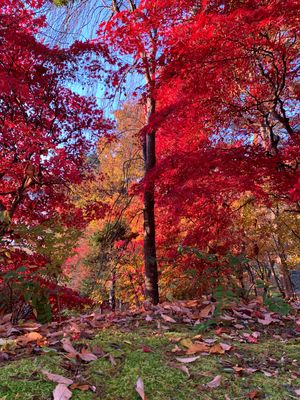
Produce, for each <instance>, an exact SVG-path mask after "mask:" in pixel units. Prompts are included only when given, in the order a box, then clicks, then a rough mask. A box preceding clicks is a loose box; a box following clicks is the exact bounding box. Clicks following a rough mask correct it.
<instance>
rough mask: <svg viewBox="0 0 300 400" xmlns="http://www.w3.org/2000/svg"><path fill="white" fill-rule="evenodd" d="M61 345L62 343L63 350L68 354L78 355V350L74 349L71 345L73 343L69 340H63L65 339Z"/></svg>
mask: <svg viewBox="0 0 300 400" xmlns="http://www.w3.org/2000/svg"><path fill="white" fill-rule="evenodd" d="M61 343H62V347H63V349H64V350H65V351H66V352H67V353H70V354H72V355H76V354H78V351H76V350H75V349H74V347H73V345H72V343H71V341H70V339H69V338H63V339H62V340H61Z"/></svg>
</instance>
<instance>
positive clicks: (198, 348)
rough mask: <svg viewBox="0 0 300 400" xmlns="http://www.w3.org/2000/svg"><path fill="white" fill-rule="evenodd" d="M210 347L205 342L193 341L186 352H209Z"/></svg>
mask: <svg viewBox="0 0 300 400" xmlns="http://www.w3.org/2000/svg"><path fill="white" fill-rule="evenodd" d="M209 351H210V348H209V346H207V345H206V344H204V343H193V344H192V345H191V346H190V347H189V348H188V349H187V351H186V354H195V353H209Z"/></svg>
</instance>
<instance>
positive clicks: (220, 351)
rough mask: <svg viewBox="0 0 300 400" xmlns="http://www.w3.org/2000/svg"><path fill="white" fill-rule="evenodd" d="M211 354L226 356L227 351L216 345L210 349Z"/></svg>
mask: <svg viewBox="0 0 300 400" xmlns="http://www.w3.org/2000/svg"><path fill="white" fill-rule="evenodd" d="M209 352H210V354H224V353H225V350H224V349H223V348H222V346H221V345H220V344H219V343H216V344H214V345H213V346H212V347H211V348H210V349H209Z"/></svg>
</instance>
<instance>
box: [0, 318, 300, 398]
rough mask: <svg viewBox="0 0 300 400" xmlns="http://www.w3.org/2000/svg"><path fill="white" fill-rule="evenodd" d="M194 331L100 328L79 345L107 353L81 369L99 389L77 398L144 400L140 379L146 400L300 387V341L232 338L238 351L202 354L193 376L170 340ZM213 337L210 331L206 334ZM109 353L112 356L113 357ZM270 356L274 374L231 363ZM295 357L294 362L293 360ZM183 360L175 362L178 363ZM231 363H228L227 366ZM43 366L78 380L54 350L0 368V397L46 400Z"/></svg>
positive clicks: (276, 393)
mask: <svg viewBox="0 0 300 400" xmlns="http://www.w3.org/2000/svg"><path fill="white" fill-rule="evenodd" d="M194 335H195V332H193V331H191V330H189V329H182V330H180V332H177V331H168V332H158V331H156V330H153V329H151V328H149V327H144V326H143V327H138V328H137V329H136V330H135V331H134V332H130V331H129V330H126V328H124V329H123V330H120V329H119V330H118V329H112V328H110V329H107V330H102V331H99V333H98V334H97V335H96V337H95V338H94V339H93V340H81V341H79V343H78V345H80V343H81V344H84V345H88V346H90V347H93V346H99V347H101V348H103V350H104V351H105V353H107V354H108V355H107V356H104V357H101V358H99V359H98V360H97V361H94V362H91V363H89V364H86V365H84V364H83V365H82V368H81V370H80V373H82V375H83V376H84V377H85V379H86V381H87V382H89V383H90V384H91V385H94V386H96V388H97V392H96V393H92V392H91V391H88V392H80V391H79V390H74V391H73V397H72V399H74V400H94V399H98V398H101V399H102V400H140V398H139V396H138V394H137V393H136V391H135V384H136V381H137V379H138V377H141V378H142V379H143V381H144V384H145V393H146V395H147V399H148V400H200V399H201V400H223V399H224V396H225V394H228V396H229V397H230V399H231V400H238V399H239V400H240V399H246V398H248V393H249V392H251V391H253V390H257V391H260V392H261V393H262V396H263V397H262V398H265V399H269V400H283V399H289V398H293V393H294V392H293V388H295V387H300V380H299V379H296V375H293V372H296V371H297V370H298V365H299V364H298V362H300V357H299V350H300V343H299V340H292V341H280V340H262V341H261V342H260V343H258V344H247V343H239V342H234V343H233V344H234V349H233V350H232V351H231V352H230V353H229V354H225V355H207V356H201V357H200V358H199V359H198V360H197V361H195V362H193V363H191V364H188V365H187V367H188V369H189V371H190V374H191V376H190V377H188V376H187V375H186V374H185V373H184V372H183V371H182V370H180V369H178V368H176V359H175V358H176V354H174V353H172V352H171V349H172V348H173V347H174V343H172V342H171V341H170V338H173V339H174V338H178V339H179V338H183V337H185V338H192V337H193V336H194ZM208 336H209V337H213V334H212V333H208ZM109 355H111V356H112V357H113V358H111V359H110V358H109ZM270 359H273V360H275V364H276V363H277V364H276V366H275V367H274V368H273V371H274V370H278V375H276V376H275V377H272V376H271V377H268V376H265V375H264V374H263V373H262V372H255V373H253V374H251V375H245V376H243V375H241V376H238V375H237V374H236V373H235V372H234V370H233V369H232V366H235V365H243V366H245V367H247V366H248V367H249V366H251V367H252V368H255V367H257V368H262V366H264V365H265V366H266V367H265V369H266V370H267V371H268V368H269V367H270V368H269V369H270V370H272V367H271V364H272V361H271V364H270ZM293 360H296V361H293ZM178 364H179V363H177V365H178ZM228 366H229V367H228ZM42 368H44V369H47V370H48V371H50V372H53V373H59V374H61V375H63V376H65V377H70V378H74V377H72V376H70V375H69V372H68V371H67V370H65V369H63V358H62V356H60V355H58V354H55V353H52V354H46V355H43V356H37V357H35V358H27V359H24V360H20V361H14V362H9V363H6V364H3V365H2V367H1V368H0V400H21V399H22V400H23V399H24V400H27V399H28V400H29V399H31V400H48V399H50V398H51V393H52V390H53V389H54V387H55V384H54V383H49V382H47V381H46V380H45V379H44V377H43V376H41V375H40V373H39V371H40V370H41V369H42ZM216 375H221V376H222V383H221V385H220V386H219V387H218V388H216V389H213V390H211V389H206V388H205V384H206V383H208V382H209V381H211V380H212V379H213V378H214V377H215V376H216Z"/></svg>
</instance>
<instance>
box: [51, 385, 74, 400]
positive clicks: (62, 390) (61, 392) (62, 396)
mask: <svg viewBox="0 0 300 400" xmlns="http://www.w3.org/2000/svg"><path fill="white" fill-rule="evenodd" d="M71 397H72V392H71V390H69V389H68V387H67V386H66V385H64V384H62V383H59V384H58V385H57V386H56V388H55V389H54V390H53V400H69V399H70V398H71Z"/></svg>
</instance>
